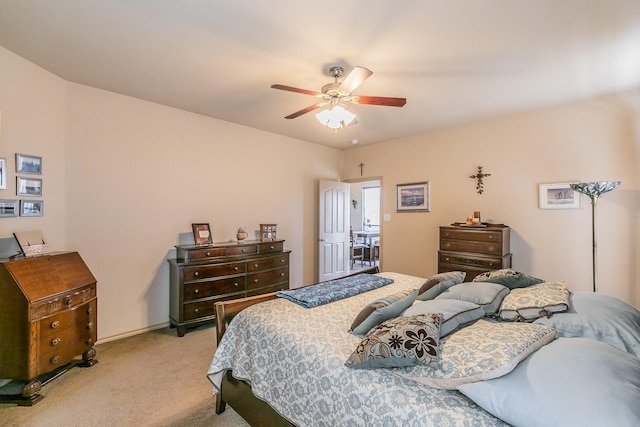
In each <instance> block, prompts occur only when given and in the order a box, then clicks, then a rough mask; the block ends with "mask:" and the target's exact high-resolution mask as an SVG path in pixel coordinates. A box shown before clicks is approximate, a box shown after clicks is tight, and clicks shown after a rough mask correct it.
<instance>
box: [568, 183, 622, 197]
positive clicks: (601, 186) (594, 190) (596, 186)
mask: <svg viewBox="0 0 640 427" xmlns="http://www.w3.org/2000/svg"><path fill="white" fill-rule="evenodd" d="M570 185H571V188H572V189H574V190H575V191H577V192H578V193H582V194H586V195H587V196H589V197H598V196H600V195H601V194H604V193H606V192H608V191H611V190H615V189H616V188H618V187H620V181H596V182H578V183H575V184H570Z"/></svg>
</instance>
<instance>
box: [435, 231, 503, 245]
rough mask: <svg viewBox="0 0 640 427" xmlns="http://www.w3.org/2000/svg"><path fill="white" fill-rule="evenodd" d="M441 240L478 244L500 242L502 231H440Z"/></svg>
mask: <svg viewBox="0 0 640 427" xmlns="http://www.w3.org/2000/svg"><path fill="white" fill-rule="evenodd" d="M440 238H441V239H454V240H471V241H480V242H501V241H502V231H491V230H485V229H479V230H463V229H446V228H445V229H442V230H441V231H440Z"/></svg>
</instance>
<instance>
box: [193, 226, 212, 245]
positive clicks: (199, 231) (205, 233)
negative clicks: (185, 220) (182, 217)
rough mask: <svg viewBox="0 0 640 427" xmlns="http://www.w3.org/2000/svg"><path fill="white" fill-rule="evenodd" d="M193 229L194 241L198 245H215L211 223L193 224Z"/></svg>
mask: <svg viewBox="0 0 640 427" xmlns="http://www.w3.org/2000/svg"><path fill="white" fill-rule="evenodd" d="M191 229H192V230H193V240H194V241H195V244H196V245H209V244H211V243H213V238H212V237H211V228H210V227H209V223H194V224H191Z"/></svg>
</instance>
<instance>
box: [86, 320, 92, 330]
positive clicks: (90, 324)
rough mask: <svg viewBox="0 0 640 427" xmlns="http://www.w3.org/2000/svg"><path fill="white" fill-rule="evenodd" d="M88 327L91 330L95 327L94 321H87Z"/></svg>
mask: <svg viewBox="0 0 640 427" xmlns="http://www.w3.org/2000/svg"><path fill="white" fill-rule="evenodd" d="M87 329H89V330H91V329H93V322H89V323H87Z"/></svg>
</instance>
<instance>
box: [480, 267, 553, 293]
mask: <svg viewBox="0 0 640 427" xmlns="http://www.w3.org/2000/svg"><path fill="white" fill-rule="evenodd" d="M473 281H474V282H493V283H499V284H501V285H504V286H506V287H507V288H509V289H518V288H526V287H527V286H531V285H535V284H537V283H542V282H544V280H541V279H537V278H535V277H531V276H529V275H528V274H526V273H522V272H519V271H516V270H512V269H510V268H503V269H500V270H493V271H487V272H486V273H482V274H479V275H477V276H476V277H474V278H473Z"/></svg>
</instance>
